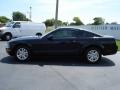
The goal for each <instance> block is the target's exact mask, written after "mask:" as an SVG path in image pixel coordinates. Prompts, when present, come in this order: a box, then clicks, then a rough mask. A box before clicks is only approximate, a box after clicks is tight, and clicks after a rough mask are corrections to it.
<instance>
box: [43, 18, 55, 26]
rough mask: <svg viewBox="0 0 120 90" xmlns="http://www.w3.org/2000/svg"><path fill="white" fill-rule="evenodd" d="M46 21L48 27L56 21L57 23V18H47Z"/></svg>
mask: <svg viewBox="0 0 120 90" xmlns="http://www.w3.org/2000/svg"><path fill="white" fill-rule="evenodd" d="M44 23H45V25H46V26H47V27H48V26H53V25H54V23H55V20H54V19H47V20H46V21H45V22H44Z"/></svg>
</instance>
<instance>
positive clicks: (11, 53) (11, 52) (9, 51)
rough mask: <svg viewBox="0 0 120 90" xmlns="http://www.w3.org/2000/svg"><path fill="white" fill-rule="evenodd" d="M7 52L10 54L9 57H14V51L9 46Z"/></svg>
mask: <svg viewBox="0 0 120 90" xmlns="http://www.w3.org/2000/svg"><path fill="white" fill-rule="evenodd" d="M6 52H7V53H8V55H10V56H13V55H14V53H13V50H12V48H10V46H9V44H7V45H6Z"/></svg>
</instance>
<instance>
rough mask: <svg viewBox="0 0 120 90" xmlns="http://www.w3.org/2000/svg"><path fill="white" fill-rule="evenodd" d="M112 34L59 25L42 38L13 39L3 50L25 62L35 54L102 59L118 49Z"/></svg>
mask: <svg viewBox="0 0 120 90" xmlns="http://www.w3.org/2000/svg"><path fill="white" fill-rule="evenodd" d="M117 49H118V47H117V45H116V42H115V39H114V38H113V37H104V36H101V35H98V34H95V33H92V32H89V31H86V30H81V29H76V28H58V29H56V30H54V31H52V32H49V33H47V34H46V35H43V36H41V37H39V36H29V37H20V38H16V39H12V40H11V41H9V42H8V44H7V47H6V51H7V53H8V54H9V55H11V56H15V57H16V60H18V61H22V62H23V61H28V60H30V59H31V57H32V56H34V55H41V54H44V55H49V54H50V55H56V54H57V55H58V54H59V55H60V54H63V55H66V54H67V55H74V54H76V55H79V56H80V57H82V58H83V59H84V60H85V61H87V62H89V63H96V62H98V61H100V60H101V56H102V55H112V54H115V53H116V52H117Z"/></svg>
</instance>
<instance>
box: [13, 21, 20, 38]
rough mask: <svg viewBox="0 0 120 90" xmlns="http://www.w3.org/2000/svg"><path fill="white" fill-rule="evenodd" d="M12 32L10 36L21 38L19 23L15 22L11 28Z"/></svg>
mask: <svg viewBox="0 0 120 90" xmlns="http://www.w3.org/2000/svg"><path fill="white" fill-rule="evenodd" d="M12 28H13V30H12V35H13V37H20V36H21V31H20V28H21V24H20V22H16V23H15V24H14V25H13V26H12Z"/></svg>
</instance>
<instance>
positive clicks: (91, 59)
mask: <svg viewBox="0 0 120 90" xmlns="http://www.w3.org/2000/svg"><path fill="white" fill-rule="evenodd" d="M84 59H85V61H86V62H87V63H91V64H94V63H98V62H100V60H101V50H100V49H98V48H95V47H91V48H88V49H87V50H86V51H85V53H84Z"/></svg>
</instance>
